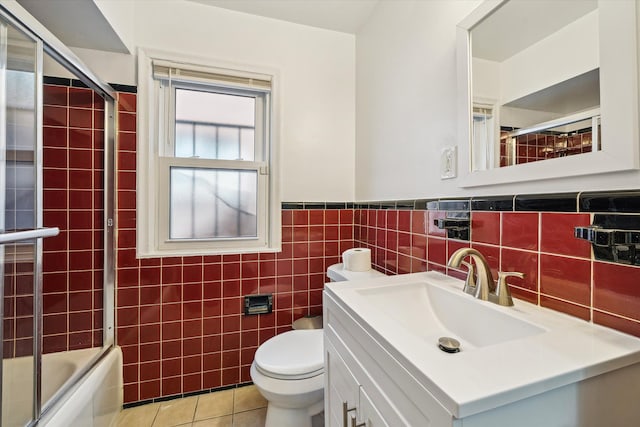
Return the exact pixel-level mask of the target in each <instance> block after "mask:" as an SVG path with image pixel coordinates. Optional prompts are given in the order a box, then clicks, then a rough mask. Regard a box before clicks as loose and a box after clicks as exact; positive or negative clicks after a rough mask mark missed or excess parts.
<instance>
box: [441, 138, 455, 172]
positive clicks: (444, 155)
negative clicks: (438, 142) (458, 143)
mask: <svg viewBox="0 0 640 427" xmlns="http://www.w3.org/2000/svg"><path fill="white" fill-rule="evenodd" d="M456 176H458V147H455V146H453V147H444V148H443V149H442V151H440V179H451V178H455V177H456Z"/></svg>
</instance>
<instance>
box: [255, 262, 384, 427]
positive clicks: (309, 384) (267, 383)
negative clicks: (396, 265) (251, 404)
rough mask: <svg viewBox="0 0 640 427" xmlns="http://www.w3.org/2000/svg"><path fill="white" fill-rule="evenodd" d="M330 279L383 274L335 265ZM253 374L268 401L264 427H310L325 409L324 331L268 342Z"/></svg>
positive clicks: (287, 335) (288, 335)
mask: <svg viewBox="0 0 640 427" xmlns="http://www.w3.org/2000/svg"><path fill="white" fill-rule="evenodd" d="M327 276H328V277H329V279H330V280H331V281H333V282H338V281H344V280H358V279H366V278H373V277H379V276H382V273H379V272H377V271H375V270H369V271H364V272H351V271H347V270H345V269H344V266H343V264H334V265H332V266H330V267H329V269H328V270H327ZM250 374H251V379H252V381H253V383H254V384H255V386H256V388H257V389H258V390H259V391H260V393H261V394H262V396H263V397H264V398H265V399H266V400H267V402H268V405H267V418H266V422H265V427H311V426H312V423H311V420H312V417H314V416H315V415H318V414H320V413H321V412H322V411H323V409H324V347H323V331H322V329H298V330H293V331H288V332H284V333H282V334H279V335H276V336H274V337H272V338H270V339H268V340H267V341H265V342H264V343H263V344H262V345H260V347H258V350H256V354H255V357H254V360H253V363H252V364H251V370H250Z"/></svg>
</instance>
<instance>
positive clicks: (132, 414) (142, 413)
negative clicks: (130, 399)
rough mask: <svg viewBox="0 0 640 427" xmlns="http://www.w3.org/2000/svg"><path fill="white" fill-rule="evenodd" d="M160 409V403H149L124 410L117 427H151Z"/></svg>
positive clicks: (120, 414)
mask: <svg viewBox="0 0 640 427" xmlns="http://www.w3.org/2000/svg"><path fill="white" fill-rule="evenodd" d="M158 408H160V404H159V403H149V404H146V405H141V406H136V407H133V408H128V409H124V410H122V412H120V413H119V414H118V418H117V420H116V424H115V427H151V425H153V420H154V419H155V418H156V414H157V413H158Z"/></svg>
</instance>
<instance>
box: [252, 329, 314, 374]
mask: <svg viewBox="0 0 640 427" xmlns="http://www.w3.org/2000/svg"><path fill="white" fill-rule="evenodd" d="M322 340H323V337H322V329H301V330H295V331H289V332H284V333H282V334H279V335H276V336H275V337H272V338H270V339H268V340H267V341H265V342H264V343H263V344H262V345H261V346H260V347H258V350H256V355H255V362H256V368H258V370H259V371H261V372H262V373H263V374H264V375H266V376H269V377H272V378H280V379H301V378H309V377H313V376H315V375H319V374H321V373H322V371H323V369H324V350H323V344H322Z"/></svg>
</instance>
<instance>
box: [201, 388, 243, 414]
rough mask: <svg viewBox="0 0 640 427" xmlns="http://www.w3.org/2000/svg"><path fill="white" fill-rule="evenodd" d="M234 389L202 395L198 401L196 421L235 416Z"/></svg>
mask: <svg viewBox="0 0 640 427" xmlns="http://www.w3.org/2000/svg"><path fill="white" fill-rule="evenodd" d="M233 391H234V390H233V389H231V390H223V391H217V392H215V393H208V394H201V395H200V396H199V399H198V407H197V409H196V416H195V420H196V421H199V420H205V419H208V418H215V417H221V416H223V415H231V414H233Z"/></svg>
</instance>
